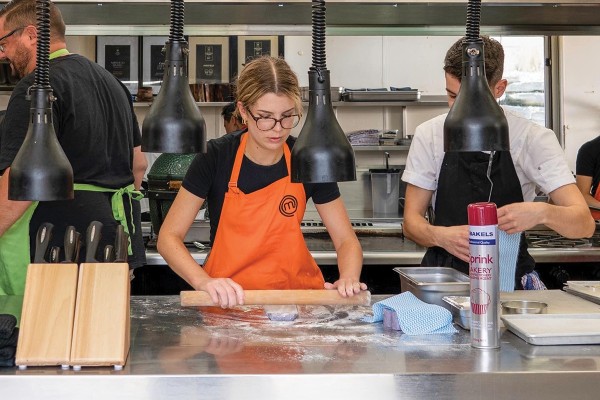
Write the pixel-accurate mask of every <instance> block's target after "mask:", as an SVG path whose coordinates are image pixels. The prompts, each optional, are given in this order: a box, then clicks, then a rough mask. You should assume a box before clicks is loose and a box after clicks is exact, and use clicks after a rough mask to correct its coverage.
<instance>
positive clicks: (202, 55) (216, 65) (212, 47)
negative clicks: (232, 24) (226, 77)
mask: <svg viewBox="0 0 600 400" xmlns="http://www.w3.org/2000/svg"><path fill="white" fill-rule="evenodd" d="M222 55H223V46H221V45H220V44H198V45H196V79H200V80H201V81H202V82H204V83H219V82H221V81H222V79H223V77H222V75H221V70H222V67H223V65H222V64H223V57H222Z"/></svg>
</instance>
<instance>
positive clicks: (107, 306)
mask: <svg viewBox="0 0 600 400" xmlns="http://www.w3.org/2000/svg"><path fill="white" fill-rule="evenodd" d="M129 294H130V283H129V264H127V263H84V264H81V266H80V268H79V283H78V285H77V305H76V307H75V323H74V326H73V343H72V347H71V359H70V364H71V365H73V366H93V365H96V366H99V365H115V366H123V365H125V361H126V360H127V354H128V353H129Z"/></svg>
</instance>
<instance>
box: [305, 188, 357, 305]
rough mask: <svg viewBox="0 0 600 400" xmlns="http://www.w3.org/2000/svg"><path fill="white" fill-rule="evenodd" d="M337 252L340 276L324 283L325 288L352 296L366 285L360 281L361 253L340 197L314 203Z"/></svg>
mask: <svg viewBox="0 0 600 400" xmlns="http://www.w3.org/2000/svg"><path fill="white" fill-rule="evenodd" d="M315 208H316V209H317V211H318V212H319V215H320V216H321V219H322V220H323V223H324V224H325V227H326V228H327V231H328V232H329V236H330V237H331V240H332V241H333V245H334V247H335V251H336V253H337V261H338V269H339V272H340V277H339V279H338V280H337V281H335V282H334V283H329V282H327V283H325V289H337V291H338V292H339V293H340V295H342V296H344V297H346V296H353V295H354V294H355V293H359V292H360V291H361V290H366V289H367V285H366V284H364V283H361V282H360V271H361V270H362V262H363V254H362V248H361V247H360V243H359V242H358V238H357V237H356V234H355V233H354V230H353V229H352V225H351V224H350V219H349V218H348V213H347V212H346V208H345V207H344V202H343V201H342V198H341V197H338V198H337V199H335V200H333V201H330V202H328V203H325V204H315Z"/></svg>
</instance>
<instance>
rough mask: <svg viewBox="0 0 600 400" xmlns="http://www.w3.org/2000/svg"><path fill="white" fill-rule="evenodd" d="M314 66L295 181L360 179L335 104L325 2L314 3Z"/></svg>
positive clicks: (294, 157) (296, 155)
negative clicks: (327, 45) (327, 42)
mask: <svg viewBox="0 0 600 400" xmlns="http://www.w3.org/2000/svg"><path fill="white" fill-rule="evenodd" d="M312 56H313V58H312V66H311V68H310V70H309V71H308V80H309V82H308V92H309V100H308V113H307V116H306V122H305V123H304V126H303V127H302V130H301V131H300V135H299V136H298V139H297V140H296V143H295V144H294V147H293V148H292V166H291V170H292V177H291V179H292V182H303V183H320V182H342V181H355V180H356V165H355V161H354V150H353V149H352V146H351V145H350V142H349V141H348V138H347V137H346V135H345V134H344V131H342V128H341V127H340V124H339V123H338V121H337V119H336V117H335V114H334V112H333V106H332V104H331V92H330V89H331V84H330V80H329V70H327V66H326V62H325V1H323V0H320V1H319V0H315V1H313V2H312Z"/></svg>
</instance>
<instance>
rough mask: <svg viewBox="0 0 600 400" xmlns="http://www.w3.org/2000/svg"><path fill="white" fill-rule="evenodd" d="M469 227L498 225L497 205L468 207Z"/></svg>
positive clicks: (473, 204)
mask: <svg viewBox="0 0 600 400" xmlns="http://www.w3.org/2000/svg"><path fill="white" fill-rule="evenodd" d="M467 214H468V215H469V225H473V226H484V225H498V213H497V212H496V204H495V203H472V204H469V205H468V206H467Z"/></svg>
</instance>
